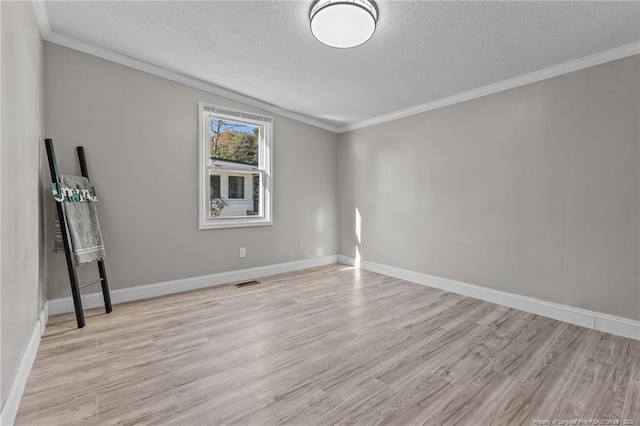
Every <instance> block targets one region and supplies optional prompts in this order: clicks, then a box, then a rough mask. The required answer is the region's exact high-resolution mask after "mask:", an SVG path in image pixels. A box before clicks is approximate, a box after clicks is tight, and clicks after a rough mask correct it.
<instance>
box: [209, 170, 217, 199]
mask: <svg viewBox="0 0 640 426" xmlns="http://www.w3.org/2000/svg"><path fill="white" fill-rule="evenodd" d="M209 192H210V198H211V199H212V200H213V199H215V198H220V175H211V176H209Z"/></svg>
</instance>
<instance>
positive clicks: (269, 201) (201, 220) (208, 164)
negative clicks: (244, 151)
mask: <svg viewBox="0 0 640 426" xmlns="http://www.w3.org/2000/svg"><path fill="white" fill-rule="evenodd" d="M209 114H210V115H214V116H216V117H222V118H228V119H229V120H237V121H242V122H246V123H249V124H253V125H256V126H260V127H262V128H261V131H260V141H259V147H260V149H259V155H260V158H259V160H258V164H259V166H258V167H254V166H248V167H238V168H237V170H238V171H242V172H245V173H246V172H251V171H252V170H253V171H254V172H258V173H260V174H261V175H262V178H261V179H262V182H261V184H262V194H261V196H262V198H263V200H262V208H263V210H264V214H263V215H262V216H246V217H238V216H235V217H217V218H210V217H209V198H210V194H209V183H208V180H209V179H210V178H209V176H210V169H216V166H215V161H211V158H210V149H211V148H210V142H209V141H208V139H207V136H208V134H209V131H208V130H209V129H208V124H209ZM198 128H199V131H198V147H199V149H198V172H199V179H198V181H199V191H198V192H199V197H198V198H199V199H198V229H200V230H205V229H225V228H244V227H251V226H270V225H273V169H272V164H273V118H272V117H266V116H262V115H258V114H251V113H246V112H242V111H238V110H234V109H231V108H225V107H221V106H216V105H212V104H207V103H205V102H199V103H198ZM218 168H219V169H220V170H221V171H222V170H229V171H232V170H233V169H235V167H224V168H221V167H218ZM221 189H222V188H221ZM228 201H233V200H228Z"/></svg>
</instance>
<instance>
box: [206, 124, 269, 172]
mask: <svg viewBox="0 0 640 426" xmlns="http://www.w3.org/2000/svg"><path fill="white" fill-rule="evenodd" d="M209 135H210V140H211V142H210V152H211V158H212V159H215V160H222V161H228V162H230V163H236V164H241V165H250V166H258V158H259V153H258V150H259V148H258V147H259V141H260V127H259V126H256V125H253V124H249V123H243V122H242V121H236V120H226V119H221V118H216V117H211V128H210V129H209Z"/></svg>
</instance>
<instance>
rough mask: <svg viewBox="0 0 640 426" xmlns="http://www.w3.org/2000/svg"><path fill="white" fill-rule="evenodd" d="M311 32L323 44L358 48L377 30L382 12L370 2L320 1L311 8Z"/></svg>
mask: <svg viewBox="0 0 640 426" xmlns="http://www.w3.org/2000/svg"><path fill="white" fill-rule="evenodd" d="M309 19H311V32H312V33H313V36H314V37H315V38H317V39H318V41H320V42H321V43H323V44H326V45H327V46H331V47H337V48H339V49H346V48H349V47H356V46H359V45H361V44H362V43H364V42H365V41H367V40H369V39H370V38H371V36H372V35H373V33H374V32H375V30H376V22H377V21H378V9H376V5H375V3H373V2H372V1H369V0H316V2H315V3H313V6H311V13H310V14H309Z"/></svg>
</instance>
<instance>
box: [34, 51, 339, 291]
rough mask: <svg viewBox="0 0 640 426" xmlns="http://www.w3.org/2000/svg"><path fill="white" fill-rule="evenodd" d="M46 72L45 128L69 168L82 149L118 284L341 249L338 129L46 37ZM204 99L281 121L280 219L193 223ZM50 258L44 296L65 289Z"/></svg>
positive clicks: (277, 143)
mask: <svg viewBox="0 0 640 426" xmlns="http://www.w3.org/2000/svg"><path fill="white" fill-rule="evenodd" d="M45 69H46V74H45V91H46V99H45V117H46V135H47V137H51V138H53V139H54V141H55V144H56V150H57V155H58V160H59V166H60V170H61V171H62V172H66V173H79V170H78V166H77V159H76V156H75V151H74V147H75V146H76V145H84V147H85V150H86V154H87V161H88V166H89V172H90V174H91V178H92V181H93V183H94V185H95V186H96V190H97V192H98V197H99V200H100V201H99V204H98V212H99V214H100V222H101V225H102V231H103V237H104V241H105V246H106V250H107V272H108V275H109V281H110V285H111V288H112V289H117V288H123V287H131V286H138V285H142V284H149V283H154V282H160V281H166V280H173V279H179V278H187V277H194V276H200V275H205V274H213V273H218V272H224V271H232V270H238V269H243V268H250V267H256V266H261V265H271V264H277V263H282V262H290V261H295V260H300V259H310V258H315V257H321V256H327V255H335V254H336V253H337V220H336V208H337V206H336V199H337V183H336V175H337V171H336V167H337V164H336V163H337V162H336V155H337V137H336V135H335V134H333V133H331V132H328V131H325V130H321V129H319V128H316V127H313V126H309V125H306V124H303V123H300V122H297V121H294V120H290V119H287V118H284V117H280V116H277V115H276V116H274V115H273V114H270V113H268V112H264V111H260V110H257V109H255V108H253V107H249V106H246V105H242V104H239V103H237V102H233V101H230V100H227V99H224V98H221V97H218V96H215V95H212V94H210V93H206V92H203V91H200V90H197V89H193V88H190V87H186V86H183V85H180V84H177V83H174V82H171V81H169V80H165V79H162V78H158V77H155V76H152V75H149V74H146V73H143V72H140V71H136V70H134V69H131V68H128V67H124V66H121V65H118V64H114V63H111V62H108V61H104V60H102V59H99V58H96V57H93V56H90V55H86V54H83V53H80V52H77V51H74V50H70V49H67V48H64V47H61V46H58V45H54V44H50V43H45ZM212 72H214V71H213V70H212ZM199 101H204V102H208V103H213V104H217V105H223V106H228V107H232V108H236V109H241V110H245V111H250V112H251V111H253V112H257V113H264V114H266V115H269V116H274V142H273V143H274V196H275V199H274V210H273V213H274V225H273V226H269V227H254V228H242V229H222V230H206V231H199V230H198V216H197V207H198V199H197V196H198V186H197V182H198V154H197V147H198V131H197V130H198V102H199ZM47 206H48V215H49V216H50V217H49V221H50V222H52V221H53V214H54V211H53V202H52V201H51V200H49V201H48V205H47ZM48 244H49V249H52V247H53V235H52V232H51V231H49V240H48ZM239 247H246V248H247V258H244V259H240V258H239V257H238V248H239ZM49 251H50V250H49ZM48 263H49V265H48V269H49V298H52V299H53V298H58V297H64V296H68V295H69V294H70V292H69V290H68V288H69V285H68V278H67V272H66V270H65V265H64V258H63V256H62V255H55V254H51V255H49V257H48ZM83 269H87V271H83V270H82V272H83V273H82V274H81V276H82V275H84V277H82V278H84V279H89V276H90V275H92V274H93V273H94V271H95V269H96V268H95V267H89V268H83ZM90 291H96V289H93V290H90Z"/></svg>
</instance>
